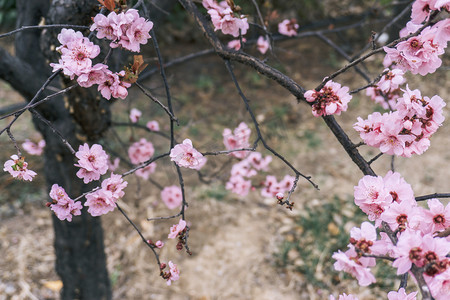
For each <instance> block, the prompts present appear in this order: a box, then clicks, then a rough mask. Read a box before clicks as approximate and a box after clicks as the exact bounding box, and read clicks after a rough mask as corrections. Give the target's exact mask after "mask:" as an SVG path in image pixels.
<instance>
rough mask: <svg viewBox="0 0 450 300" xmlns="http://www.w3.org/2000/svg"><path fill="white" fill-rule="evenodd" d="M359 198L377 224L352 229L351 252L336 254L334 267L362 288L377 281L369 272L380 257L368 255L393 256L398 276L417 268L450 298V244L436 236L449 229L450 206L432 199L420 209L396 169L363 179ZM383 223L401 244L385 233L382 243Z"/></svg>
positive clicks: (438, 295)
mask: <svg viewBox="0 0 450 300" xmlns="http://www.w3.org/2000/svg"><path fill="white" fill-rule="evenodd" d="M354 196H355V203H356V205H358V206H359V207H360V208H361V209H362V210H363V211H364V212H365V213H366V214H367V215H368V218H369V220H371V221H375V226H374V225H372V224H371V223H369V222H364V223H363V224H362V225H361V228H353V229H352V230H351V232H350V235H351V238H350V244H349V245H348V247H349V249H348V250H347V251H346V252H341V251H339V252H337V253H335V254H334V255H333V258H334V259H336V263H335V264H334V266H335V269H336V270H343V271H345V272H348V273H350V274H352V275H353V276H355V277H356V278H357V279H358V282H359V284H360V285H362V286H366V285H369V284H371V283H373V282H375V277H374V276H373V275H372V273H371V271H370V267H373V266H374V265H375V258H374V257H367V256H365V255H371V256H379V255H381V256H384V255H388V256H390V257H392V258H393V260H394V262H393V263H392V266H393V267H395V268H397V274H398V275H400V274H404V273H406V272H408V271H409V270H410V269H411V268H412V266H413V265H415V266H416V267H418V268H422V270H423V274H424V278H425V281H426V282H427V284H428V286H429V287H430V291H431V293H432V295H433V297H435V298H436V299H448V298H449V297H450V268H448V266H449V265H450V261H449V259H448V258H447V254H448V253H449V251H450V240H448V239H447V238H441V237H439V236H438V235H436V233H438V232H442V231H445V230H446V229H448V228H449V227H450V204H447V206H445V207H444V205H443V204H442V203H441V202H440V201H439V200H438V199H431V200H428V209H425V208H422V207H420V206H418V205H417V202H416V201H415V198H414V193H413V191H412V188H411V186H410V185H409V184H408V183H407V182H406V181H405V180H404V179H403V178H402V177H401V175H400V174H399V173H395V172H391V171H389V172H388V173H387V174H386V176H385V177H384V178H383V177H381V176H377V177H375V176H364V177H363V178H362V179H361V180H360V181H359V184H358V186H356V187H355V193H354ZM382 222H385V223H386V224H387V225H388V226H389V227H390V228H391V230H393V231H394V232H395V233H396V238H397V239H398V240H397V242H396V243H393V242H392V241H391V239H390V238H388V236H387V234H385V233H384V232H381V233H380V236H381V238H380V239H378V237H377V234H376V227H379V226H381V225H382ZM410 295H411V294H410ZM392 297H394V294H392ZM408 297H412V298H413V297H415V294H414V296H408ZM392 299H397V298H392ZM401 299H405V298H401ZM408 299H409V298H408ZM413 299H414V298H413Z"/></svg>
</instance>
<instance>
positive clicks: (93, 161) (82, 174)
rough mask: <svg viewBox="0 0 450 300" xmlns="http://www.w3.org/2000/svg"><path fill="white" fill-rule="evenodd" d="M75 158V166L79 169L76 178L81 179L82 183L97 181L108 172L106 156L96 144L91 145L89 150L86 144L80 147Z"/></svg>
mask: <svg viewBox="0 0 450 300" xmlns="http://www.w3.org/2000/svg"><path fill="white" fill-rule="evenodd" d="M75 156H76V157H77V158H78V164H75V166H76V167H79V168H80V170H79V171H78V172H77V176H78V178H82V179H83V182H84V183H89V182H91V181H93V180H98V179H100V176H101V175H103V174H105V173H106V171H108V155H107V154H106V152H105V151H104V150H103V148H102V146H100V145H98V144H94V145H92V147H91V148H89V145H88V144H87V143H85V144H84V145H80V147H79V148H78V152H77V153H75Z"/></svg>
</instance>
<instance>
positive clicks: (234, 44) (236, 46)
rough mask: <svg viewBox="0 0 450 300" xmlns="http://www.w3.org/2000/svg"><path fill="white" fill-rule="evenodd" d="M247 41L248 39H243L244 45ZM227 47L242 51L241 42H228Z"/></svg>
mask: <svg viewBox="0 0 450 300" xmlns="http://www.w3.org/2000/svg"><path fill="white" fill-rule="evenodd" d="M246 41H247V39H246V38H242V43H245V42H246ZM227 47H228V48H230V49H234V50H236V51H238V50H239V49H241V40H239V39H237V40H231V41H229V42H228V44H227Z"/></svg>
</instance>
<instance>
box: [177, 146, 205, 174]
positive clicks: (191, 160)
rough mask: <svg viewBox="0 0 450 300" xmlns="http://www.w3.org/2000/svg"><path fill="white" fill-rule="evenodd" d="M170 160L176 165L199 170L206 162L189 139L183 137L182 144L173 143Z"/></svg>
mask: <svg viewBox="0 0 450 300" xmlns="http://www.w3.org/2000/svg"><path fill="white" fill-rule="evenodd" d="M170 160H172V161H174V162H175V163H176V164H177V165H178V166H180V167H184V168H190V169H194V170H200V168H202V167H203V165H204V164H205V163H206V157H204V156H203V155H202V154H201V153H200V152H198V151H197V150H196V149H195V148H194V146H192V141H191V140H190V139H185V140H184V141H183V143H182V144H178V145H175V147H173V148H172V149H171V150H170Z"/></svg>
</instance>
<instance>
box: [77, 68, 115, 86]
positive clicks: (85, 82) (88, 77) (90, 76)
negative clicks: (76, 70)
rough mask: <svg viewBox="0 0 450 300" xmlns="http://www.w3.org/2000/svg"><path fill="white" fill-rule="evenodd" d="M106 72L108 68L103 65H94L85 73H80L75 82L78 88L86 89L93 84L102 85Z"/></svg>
mask: <svg viewBox="0 0 450 300" xmlns="http://www.w3.org/2000/svg"><path fill="white" fill-rule="evenodd" d="M107 71H108V66H107V65H104V64H96V65H94V66H93V67H92V68H90V69H89V70H88V71H87V72H83V73H81V74H80V75H79V76H78V78H77V82H78V84H79V85H80V86H82V87H85V88H88V87H91V86H93V85H94V84H102V83H103V82H105V81H106V75H105V74H106V72H107Z"/></svg>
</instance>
